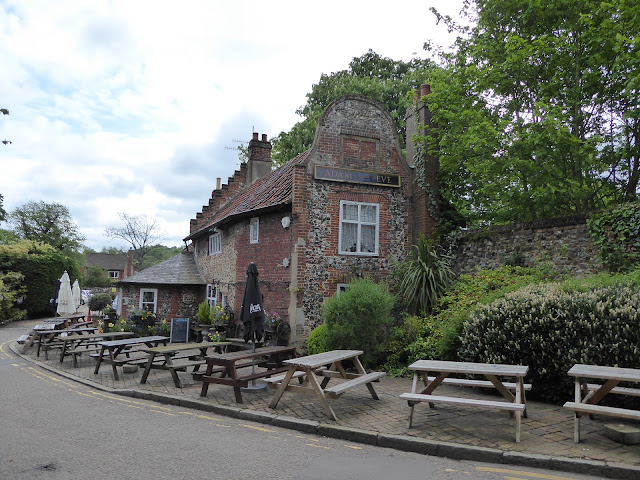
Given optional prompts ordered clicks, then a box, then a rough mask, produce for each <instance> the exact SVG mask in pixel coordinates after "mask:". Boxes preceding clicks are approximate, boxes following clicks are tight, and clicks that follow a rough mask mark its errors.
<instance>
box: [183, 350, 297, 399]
mask: <svg viewBox="0 0 640 480" xmlns="http://www.w3.org/2000/svg"><path fill="white" fill-rule="evenodd" d="M295 355H296V347H260V348H256V349H255V350H253V349H252V350H239V351H236V352H227V353H219V354H210V355H207V356H206V357H205V361H206V363H207V368H206V371H205V372H204V373H199V372H194V373H193V374H192V376H193V379H194V380H196V381H199V382H202V390H201V391H200V396H201V397H206V396H207V391H208V389H209V384H210V383H217V384H220V385H230V386H232V387H233V391H234V393H235V400H236V402H237V403H242V393H241V391H240V388H242V387H247V386H248V385H249V382H250V381H251V380H256V379H258V378H266V377H269V376H271V375H274V374H277V373H282V372H284V371H286V370H287V368H288V367H284V366H283V365H282V364H283V360H284V359H286V358H291V357H294V356H295ZM245 367H260V368H266V370H263V371H260V372H255V371H254V369H252V372H251V373H248V374H243V375H239V374H238V370H239V369H241V368H245ZM218 373H219V374H220V375H219V376H218V375H216V374H218Z"/></svg>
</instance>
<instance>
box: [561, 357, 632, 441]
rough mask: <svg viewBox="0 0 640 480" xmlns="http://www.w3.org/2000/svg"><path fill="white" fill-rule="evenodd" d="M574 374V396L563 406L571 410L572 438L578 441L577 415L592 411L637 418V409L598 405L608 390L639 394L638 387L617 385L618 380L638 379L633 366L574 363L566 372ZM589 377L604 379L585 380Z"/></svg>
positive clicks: (629, 380) (623, 393)
mask: <svg viewBox="0 0 640 480" xmlns="http://www.w3.org/2000/svg"><path fill="white" fill-rule="evenodd" d="M568 375H570V376H572V377H575V389H574V395H575V399H574V401H573V402H566V403H565V404H564V408H566V409H568V410H572V411H573V412H574V421H573V441H574V442H575V443H579V442H580V417H581V416H582V414H584V413H588V414H589V416H590V417H592V416H593V414H595V413H600V414H602V415H609V416H613V417H620V418H628V419H632V420H640V411H638V410H631V409H628V408H619V407H609V406H605V405H598V403H600V401H602V399H603V398H604V397H606V396H607V395H608V394H610V393H612V394H617V395H630V396H640V389H638V388H631V387H619V386H618V384H619V383H620V382H635V383H640V370H638V369H635V368H619V367H605V366H600V365H585V364H580V363H579V364H576V365H574V366H573V367H571V369H570V370H569V372H568ZM589 379H598V380H600V381H604V383H588V380H589Z"/></svg>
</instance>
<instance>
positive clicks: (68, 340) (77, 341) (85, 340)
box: [56, 330, 135, 367]
mask: <svg viewBox="0 0 640 480" xmlns="http://www.w3.org/2000/svg"><path fill="white" fill-rule="evenodd" d="M72 332H74V330H70V331H69V333H72ZM133 336H135V333H133V332H103V333H88V334H86V335H77V334H71V335H67V336H59V337H58V338H57V340H56V342H57V343H58V344H59V346H60V347H61V349H60V363H62V361H63V360H64V357H65V356H66V355H68V354H69V353H70V352H69V350H73V354H72V356H73V366H74V367H77V366H78V362H77V358H76V356H77V354H79V353H83V352H84V353H87V352H90V351H92V350H91V348H90V347H92V346H94V347H95V351H97V350H98V349H99V347H98V343H99V342H100V341H106V340H116V339H121V338H129V337H133ZM83 347H84V348H83Z"/></svg>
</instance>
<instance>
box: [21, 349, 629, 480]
mask: <svg viewBox="0 0 640 480" xmlns="http://www.w3.org/2000/svg"><path fill="white" fill-rule="evenodd" d="M11 348H12V349H13V351H14V352H16V353H17V354H19V355H22V356H23V357H24V358H26V359H28V360H30V361H35V362H38V363H39V364H41V365H42V366H43V367H45V368H47V369H50V370H53V371H56V372H58V373H60V374H63V375H66V376H69V377H72V378H75V379H78V380H80V381H83V382H85V383H88V384H90V385H92V386H95V387H96V388H102V389H108V390H112V391H114V392H115V393H121V394H127V395H135V396H139V397H141V398H152V399H154V400H158V401H164V402H167V403H173V404H182V405H184V406H191V407H195V408H200V409H204V410H211V411H217V412H218V413H227V414H229V415H234V416H238V415H242V414H241V413H240V412H244V415H249V414H251V415H253V417H254V419H257V420H258V421H264V422H271V421H273V419H274V418H278V419H280V421H281V422H282V423H283V424H286V423H287V422H288V421H291V422H292V424H293V425H294V426H293V428H307V427H308V428H315V429H316V431H317V432H318V433H322V432H332V430H331V428H333V433H327V434H328V435H333V434H335V432H342V433H345V432H348V431H352V432H356V434H358V435H360V437H359V438H355V439H359V440H362V441H364V442H365V443H367V439H371V438H373V437H376V438H378V441H377V443H378V444H380V445H382V443H383V442H382V441H380V438H383V437H384V438H385V439H386V440H385V441H386V442H391V440H388V439H392V440H393V439H395V440H396V441H397V442H398V445H404V446H405V447H404V448H407V449H415V450H416V451H424V452H427V453H433V452H435V451H436V450H437V451H438V452H439V453H438V454H443V455H444V456H456V455H454V454H451V455H447V454H446V448H444V446H447V445H449V446H456V445H457V446H460V447H461V448H462V447H468V448H465V449H464V450H462V452H468V453H467V454H465V453H462V454H461V456H462V457H465V456H467V457H469V456H471V457H473V455H472V454H471V453H469V452H473V451H476V452H480V453H481V454H482V453H483V452H484V453H486V455H485V456H484V457H485V458H486V459H487V461H500V456H501V455H502V456H503V457H504V456H507V457H508V458H510V459H511V460H510V461H509V460H505V458H503V459H502V461H504V462H505V463H509V462H511V463H514V464H527V463H533V465H532V466H545V467H547V468H553V465H552V464H553V463H554V462H553V459H556V460H557V459H561V460H562V461H561V462H560V465H561V466H560V467H559V468H561V469H570V468H571V465H574V468H577V467H575V465H583V466H584V467H585V468H586V469H587V470H585V472H587V473H591V474H597V473H595V472H596V471H599V472H600V473H602V474H603V476H604V475H605V474H606V475H607V476H610V477H614V478H636V479H637V478H640V445H630V446H626V445H622V444H620V443H617V442H615V441H613V440H611V439H610V438H608V437H606V436H605V435H604V428H603V424H605V423H616V422H617V420H618V419H615V418H612V417H604V416H598V417H596V418H595V419H594V420H590V419H589V418H588V417H583V419H582V422H581V442H580V443H579V444H577V445H576V444H575V443H574V442H573V416H572V413H571V412H568V411H565V410H564V409H563V408H562V407H559V406H556V405H550V404H546V403H542V402H536V401H531V400H528V401H527V410H528V418H523V420H522V434H521V442H520V443H515V421H514V420H513V419H511V418H510V417H509V414H508V413H507V412H504V411H493V410H485V409H476V408H470V407H456V406H451V405H438V406H436V408H434V409H430V408H429V407H428V405H427V404H419V405H417V406H416V408H415V414H414V421H413V427H412V428H411V429H408V428H407V415H408V410H409V409H408V406H407V404H406V402H403V401H400V400H399V398H398V397H399V395H400V394H401V393H403V392H406V391H409V390H410V388H411V380H410V379H407V378H391V377H384V378H382V379H381V381H380V382H379V383H377V384H375V388H376V391H377V393H378V395H379V397H380V399H379V400H374V399H373V398H371V396H370V395H369V393H368V391H367V389H366V388H365V387H364V386H361V387H358V388H356V389H352V390H349V391H348V392H347V393H345V394H344V395H343V396H342V397H340V398H339V399H335V400H329V401H330V402H331V406H332V408H333V409H334V411H335V414H336V416H337V417H338V419H339V420H338V421H337V422H335V421H333V420H331V419H329V417H327V415H326V414H325V412H324V410H323V409H322V407H321V406H320V405H319V404H318V403H317V402H316V401H315V398H314V397H313V396H307V395H299V394H293V393H290V392H285V394H284V396H283V397H282V399H281V400H280V403H279V404H278V406H277V408H276V409H275V410H274V409H271V408H269V402H270V400H271V397H272V396H273V390H271V389H267V390H264V391H259V392H243V399H244V403H242V404H236V403H235V401H234V395H233V389H232V388H231V387H228V386H225V385H216V384H211V385H210V386H209V392H208V395H207V397H206V398H202V397H200V387H201V385H202V383H201V382H195V381H194V380H193V379H192V378H191V375H190V374H189V373H182V372H179V373H178V375H179V376H180V379H181V381H182V383H183V388H176V387H175V386H174V384H173V381H172V379H171V375H170V373H169V372H167V371H163V370H152V371H151V373H150V375H149V378H148V381H147V383H146V384H140V377H141V376H142V370H141V369H138V371H137V372H135V373H126V374H125V373H121V372H122V369H119V375H120V380H119V381H114V380H113V378H112V374H111V368H110V365H108V364H105V365H103V366H102V367H101V369H100V372H98V374H94V373H93V371H94V368H95V361H94V360H93V359H92V358H90V357H89V356H81V357H79V359H78V365H79V366H78V368H74V367H73V365H72V361H71V359H70V358H66V359H65V360H64V362H62V363H60V361H59V355H57V352H54V353H53V354H52V355H50V356H49V357H50V359H49V360H44V356H43V355H41V356H40V357H39V358H36V353H35V348H31V349H30V350H29V351H28V352H26V354H22V353H21V346H19V345H17V344H16V343H15V342H13V343H12V344H11ZM258 382H259V380H258ZM440 389H441V392H442V393H443V394H445V393H446V389H455V391H456V394H457V395H462V396H465V395H468V396H473V397H475V398H482V397H483V396H486V397H487V398H490V397H492V394H491V393H490V392H488V391H479V390H478V389H471V388H468V387H453V386H442V387H440ZM296 422H297V423H296ZM624 423H626V424H634V422H633V421H626V420H625V421H624ZM296 425H297V426H296ZM300 425H302V426H300ZM635 425H636V426H639V423H638V422H635ZM347 434H348V433H347ZM352 439H354V438H352ZM421 440H424V442H422V443H420V442H421ZM411 442H415V445H417V446H416V447H415V448H414V446H412V445H413V444H412V443H411ZM368 443H372V442H368ZM374 443H375V442H374ZM434 445H440V446H441V447H440V448H439V449H436V447H434ZM387 446H389V445H387ZM474 449H475V450H474ZM488 455H493V456H494V457H495V455H498V457H495V458H494V457H490V456H488ZM458 456H460V453H459V452H458ZM490 458H494V459H493V460H490ZM496 458H497V460H496ZM478 459H482V455H481V458H478ZM527 459H528V460H527ZM563 461H566V462H568V463H566V462H565V463H563ZM573 462H575V463H573Z"/></svg>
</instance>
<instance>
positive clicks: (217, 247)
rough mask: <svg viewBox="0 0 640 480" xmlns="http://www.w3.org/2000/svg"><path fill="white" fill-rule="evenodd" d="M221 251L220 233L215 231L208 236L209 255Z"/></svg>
mask: <svg viewBox="0 0 640 480" xmlns="http://www.w3.org/2000/svg"><path fill="white" fill-rule="evenodd" d="M220 252H222V233H220V232H216V233H214V234H212V235H210V236H209V255H213V254H216V253H220Z"/></svg>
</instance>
